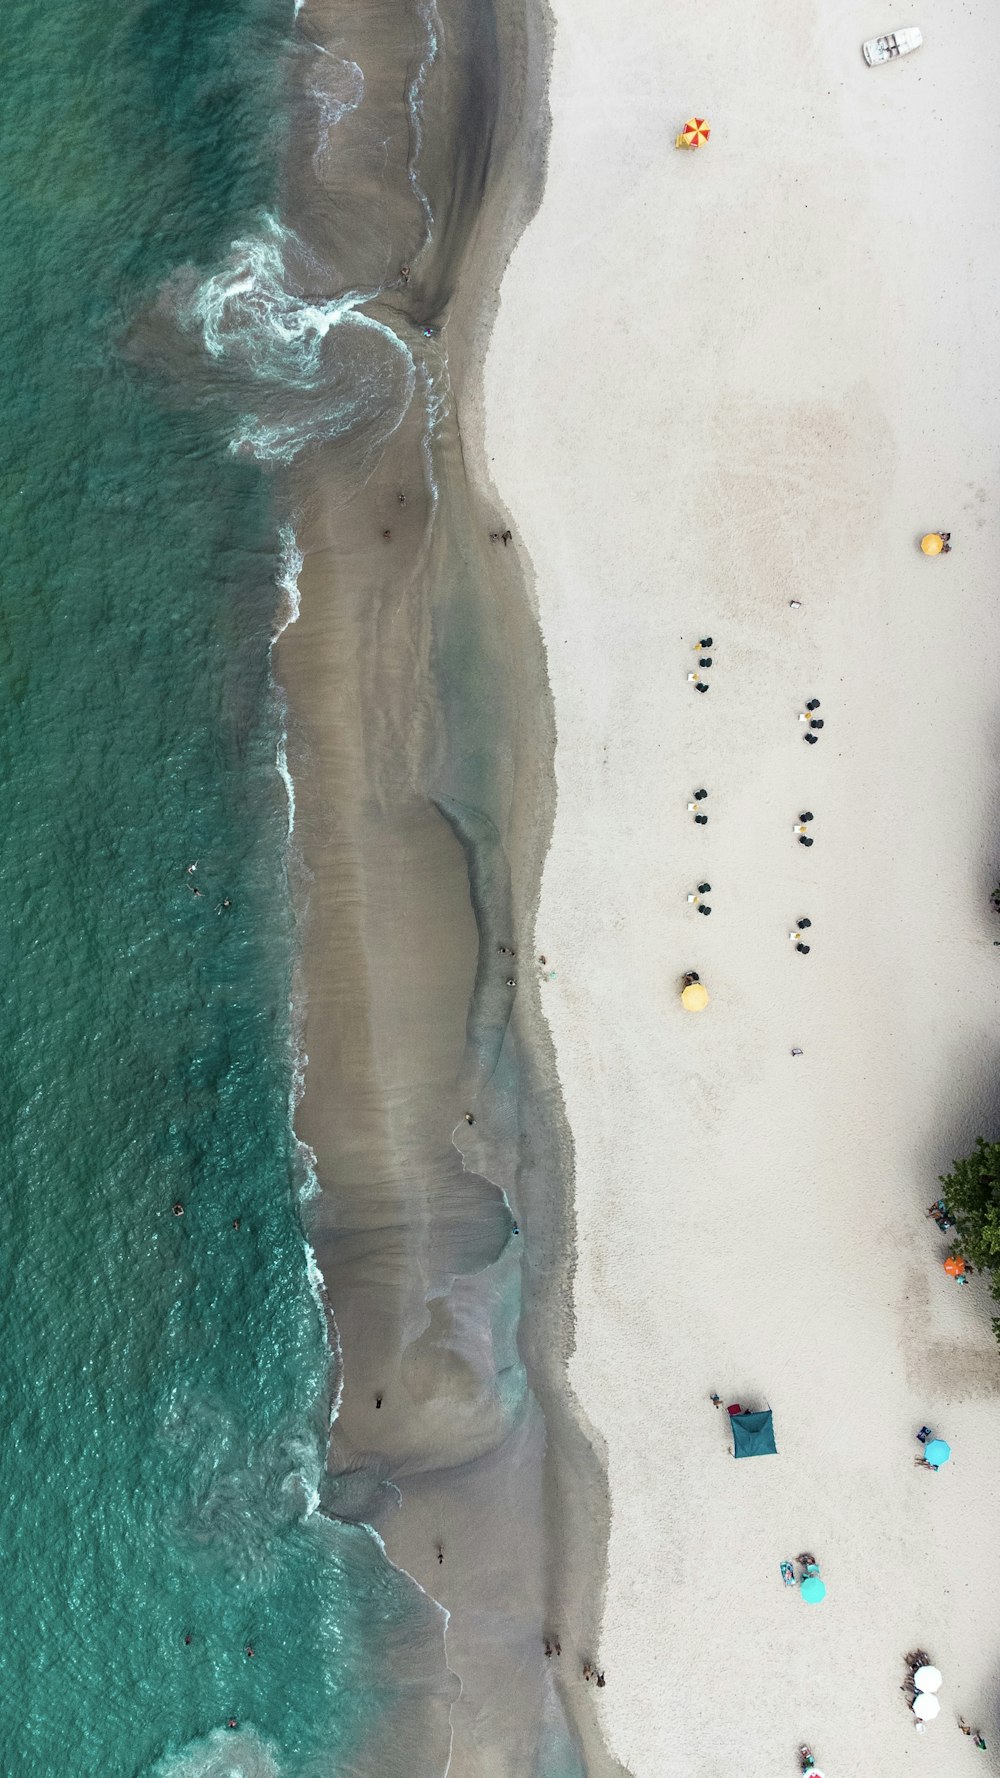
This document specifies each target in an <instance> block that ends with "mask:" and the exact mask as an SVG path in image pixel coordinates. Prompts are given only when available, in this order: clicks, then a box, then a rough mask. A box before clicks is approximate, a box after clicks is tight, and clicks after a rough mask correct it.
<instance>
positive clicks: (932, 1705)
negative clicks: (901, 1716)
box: [913, 1692, 941, 1722]
mask: <svg viewBox="0 0 1000 1778" xmlns="http://www.w3.org/2000/svg"><path fill="white" fill-rule="evenodd" d="M940 1708H941V1700H940V1698H935V1696H934V1694H933V1692H918V1693H917V1695H916V1697H915V1698H914V1700H913V1714H914V1716H919V1718H920V1720H921V1722H933V1721H934V1718H935V1717H936V1715H937V1713H938V1711H939V1710H940Z"/></svg>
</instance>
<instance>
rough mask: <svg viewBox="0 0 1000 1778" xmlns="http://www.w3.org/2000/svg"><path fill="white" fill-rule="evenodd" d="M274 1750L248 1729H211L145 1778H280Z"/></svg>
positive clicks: (161, 1763) (171, 1756)
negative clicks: (208, 1733) (209, 1732)
mask: <svg viewBox="0 0 1000 1778" xmlns="http://www.w3.org/2000/svg"><path fill="white" fill-rule="evenodd" d="M281 1773H282V1768H281V1766H280V1765H279V1764H278V1750H277V1748H276V1747H275V1746H274V1744H273V1742H270V1741H262V1740H261V1738H260V1736H259V1735H257V1733H256V1732H255V1731H254V1729H252V1728H247V1729H244V1728H240V1729H214V1730H213V1731H212V1733H211V1734H210V1735H204V1736H201V1737H199V1739H198V1740H197V1741H189V1742H188V1744H187V1746H186V1747H183V1748H182V1749H181V1751H180V1752H179V1753H172V1754H167V1755H166V1756H165V1758H163V1759H161V1760H157V1762H156V1764H155V1766H152V1767H150V1770H149V1778H281Z"/></svg>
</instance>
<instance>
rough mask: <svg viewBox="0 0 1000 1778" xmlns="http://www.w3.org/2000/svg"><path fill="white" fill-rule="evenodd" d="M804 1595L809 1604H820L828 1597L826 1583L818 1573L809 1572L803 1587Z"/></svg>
mask: <svg viewBox="0 0 1000 1778" xmlns="http://www.w3.org/2000/svg"><path fill="white" fill-rule="evenodd" d="M801 1593H802V1597H803V1599H804V1600H805V1602H806V1604H807V1605H818V1604H819V1602H820V1600H821V1599H825V1598H826V1585H825V1583H824V1582H823V1581H821V1580H820V1578H819V1575H818V1574H807V1575H806V1578H805V1580H804V1581H803V1582H802V1587H801Z"/></svg>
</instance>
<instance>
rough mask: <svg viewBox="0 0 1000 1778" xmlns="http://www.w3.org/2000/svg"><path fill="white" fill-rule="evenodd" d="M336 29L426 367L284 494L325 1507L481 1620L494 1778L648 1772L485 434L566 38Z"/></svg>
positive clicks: (347, 232) (378, 213) (527, 623)
mask: <svg viewBox="0 0 1000 1778" xmlns="http://www.w3.org/2000/svg"><path fill="white" fill-rule="evenodd" d="M401 23H402V24H403V26H404V27H405V28H404V29H402V30H401ZM428 24H430V25H431V26H432V28H433V30H434V32H435V35H436V37H437V50H436V53H435V54H433V55H429V44H430V42H431V40H430V38H429V37H428V34H427V26H428ZM300 31H301V35H302V39H303V50H302V59H301V62H300V74H301V80H300V93H301V98H300V107H299V114H298V118H297V127H296V136H295V144H294V146H293V153H292V165H291V170H290V179H289V187H290V192H289V200H288V202H287V204H286V206H285V211H286V213H287V216H288V220H289V222H290V223H291V225H292V226H293V227H294V228H295V229H296V231H297V232H298V234H299V235H300V236H301V237H302V238H303V239H304V240H305V241H306V242H307V243H308V247H309V252H310V255H311V256H312V259H313V262H314V268H315V275H316V277H317V280H318V285H317V288H318V290H320V291H321V292H322V294H324V295H329V294H331V293H335V292H336V291H337V290H342V289H348V290H350V289H354V290H358V289H362V290H373V291H377V292H378V294H377V295H376V297H375V298H374V299H373V300H372V302H371V303H370V304H368V305H366V307H367V309H368V311H369V312H370V313H371V314H372V315H373V316H376V317H378V318H379V319H380V321H382V323H383V324H384V325H386V326H388V327H390V328H391V329H392V330H393V331H395V332H396V333H398V334H399V336H400V337H403V338H405V340H406V342H407V344H408V346H409V348H410V350H411V352H412V354H413V357H414V360H415V364H416V389H415V396H414V400H413V402H412V404H411V405H410V407H409V409H408V411H407V413H406V415H405V417H404V418H403V420H402V422H401V424H399V426H398V428H397V429H396V430H395V431H394V432H393V433H392V435H391V437H390V438H389V440H388V443H387V444H386V445H385V448H384V451H383V453H382V455H381V457H380V458H379V460H378V462H377V465H376V466H375V468H374V470H373V469H372V465H371V461H370V459H369V458H368V457H367V456H366V455H365V452H366V450H367V443H366V440H365V438H364V436H363V435H362V434H361V433H359V434H358V436H357V437H356V438H354V439H348V440H347V442H346V444H345V442H344V441H339V442H337V443H335V444H330V445H327V446H320V447H316V448H314V449H313V450H311V451H310V452H308V453H306V454H305V456H304V457H303V458H302V459H300V461H299V462H298V463H297V464H296V466H295V468H294V469H293V470H291V471H290V472H289V473H288V474H287V476H286V477H285V478H284V489H283V500H284V503H285V505H286V507H287V509H288V510H289V511H290V512H291V513H292V514H293V515H294V525H295V532H296V537H297V540H298V544H299V547H300V549H301V550H302V553H303V558H304V560H303V565H302V569H301V573H300V575H299V589H300V595H301V611H300V615H299V618H298V621H297V622H295V623H294V624H292V625H291V626H290V627H289V628H288V629H287V630H286V631H285V633H284V635H283V636H282V638H281V641H280V644H279V646H278V650H277V672H278V676H279V679H280V681H281V683H282V684H283V686H284V688H285V690H286V693H287V697H288V707H289V719H288V763H289V768H290V771H291V774H292V779H293V782H294V785H295V800H296V816H295V843H294V855H293V874H294V876H295V887H296V893H297V900H298V904H299V907H300V920H301V935H302V948H301V981H300V984H299V1000H300V1004H301V1007H302V1032H303V1044H304V1050H305V1053H306V1055H307V1057H308V1065H307V1067H306V1072H305V1089H304V1096H303V1099H302V1102H301V1105H300V1108H299V1114H298V1118H297V1129H298V1132H299V1134H300V1136H301V1137H302V1139H303V1140H304V1141H305V1142H307V1143H308V1144H309V1145H310V1147H311V1148H312V1150H313V1152H314V1154H315V1157H316V1174H317V1179H318V1182H319V1185H320V1188H321V1190H320V1195H319V1196H318V1197H317V1198H316V1199H315V1200H314V1202H313V1204H312V1205H311V1207H310V1214H309V1230H310V1236H311V1239H312V1241H313V1244H314V1247H315V1251H316V1255H317V1259H318V1262H319V1265H320V1268H321V1271H322V1274H323V1278H324V1280H325V1284H326V1288H327V1291H328V1295H329V1299H330V1303H331V1306H332V1310H333V1313H334V1315H335V1318H336V1326H337V1332H338V1336H339V1341H340V1345H341V1351H342V1379H341V1381H342V1398H341V1402H340V1408H339V1413H338V1415H337V1418H336V1422H335V1425H334V1428H333V1436H332V1440H331V1447H330V1460H329V1473H328V1476H327V1480H326V1484H325V1487H324V1493H323V1506H324V1510H326V1511H328V1512H330V1513H335V1514H340V1515H343V1516H345V1517H348V1518H357V1519H362V1520H365V1521H368V1522H371V1523H373V1524H375V1525H376V1526H377V1528H378V1530H379V1532H380V1534H381V1535H382V1536H383V1537H384V1539H385V1541H386V1545H387V1548H388V1551H389V1554H390V1556H391V1557H392V1559H393V1560H394V1561H395V1562H397V1563H399V1564H400V1565H401V1566H402V1567H404V1568H405V1569H406V1570H407V1571H408V1572H410V1573H411V1574H413V1575H414V1577H415V1578H416V1579H417V1580H418V1581H419V1582H420V1583H421V1584H422V1585H423V1586H424V1587H425V1588H426V1589H427V1590H428V1591H429V1592H430V1593H431V1594H432V1595H433V1596H434V1597H436V1598H438V1599H440V1600H441V1601H442V1602H443V1603H444V1604H445V1606H446V1607H447V1609H448V1611H449V1612H450V1614H451V1616H450V1623H449V1628H448V1634H447V1653H448V1661H449V1664H450V1666H451V1668H452V1670H453V1672H454V1673H455V1674H456V1675H457V1676H458V1679H459V1681H460V1684H461V1696H460V1697H459V1699H458V1701H457V1702H456V1703H455V1704H454V1706H453V1708H452V1710H451V1730H452V1732H453V1735H454V1744H453V1749H452V1763H451V1767H450V1770H451V1771H452V1773H454V1774H455V1775H456V1778H493V1775H496V1778H501V1775H507V1774H509V1775H510V1778H515V1774H516V1775H517V1778H525V1775H526V1774H530V1773H532V1772H537V1773H538V1774H539V1778H542V1775H543V1774H544V1778H557V1775H558V1778H573V1775H574V1774H576V1773H579V1772H580V1771H582V1770H583V1769H584V1762H586V1769H587V1770H588V1771H589V1772H592V1773H597V1774H600V1773H603V1772H611V1771H612V1770H614V1769H615V1768H614V1767H613V1765H612V1764H611V1763H610V1762H609V1761H608V1760H607V1759H606V1758H605V1756H604V1755H603V1753H602V1750H601V1744H600V1739H599V1736H598V1734H597V1731H596V1728H595V1725H594V1721H593V1717H592V1713H591V1694H589V1693H588V1692H587V1690H586V1688H585V1687H584V1686H583V1685H582V1681H580V1679H579V1672H580V1667H581V1665H582V1662H583V1660H585V1659H586V1658H587V1657H588V1656H589V1655H590V1653H591V1652H592V1642H593V1638H594V1636H595V1635H596V1627H597V1620H598V1615H599V1604H600V1587H601V1578H602V1574H603V1567H604V1550H605V1544H606V1537H607V1501H606V1490H605V1487H604V1482H603V1476H602V1471H601V1467H600V1463H599V1460H598V1458H597V1456H596V1455H595V1452H594V1449H593V1448H592V1446H591V1443H590V1440H589V1438H588V1436H587V1432H586V1429H585V1428H584V1426H583V1424H582V1421H581V1420H580V1417H579V1415H578V1413H577V1412H576V1411H575V1410H574V1409H573V1407H572V1405H571V1404H570V1402H569V1400H568V1398H567V1396H566V1394H565V1389H564V1381H563V1375H564V1363H565V1359H566V1356H567V1354H568V1350H569V1345H570V1336H571V1326H570V1312H569V1305H568V1279H569V1271H570V1263H571V1237H572V1226H571V1220H570V1212H569V1206H568V1196H567V1186H568V1159H569V1142H568V1136H567V1132H566V1129H565V1125H564V1121H563V1118H562V1113H561V1108H560V1101H559V1097H558V1092H557V1089H556V1083H555V1075H554V1070H553V1064H552V1056H551V1049H550V1046H549V1044H548V1040H547V1037H546V1034H545V1029H544V1026H543V1024H542V1022H541V1019H540V1016H539V983H538V975H539V971H538V968H537V966H536V964H535V961H534V959H533V958H532V956H531V951H530V933H531V927H532V920H533V910H534V904H535V901H536V899H537V893H538V884H539V880H540V873H541V863H542V858H543V855H544V851H545V847H546V845H547V841H548V834H549V830H550V827H551V820H552V789H553V777H552V751H553V744H554V734H553V727H552V717H551V706H550V698H549V693H548V686H547V679H546V673H545V661H544V654H543V650H542V647H541V641H540V636H539V632H538V627H537V623H536V620H535V616H534V612H533V609H532V603H531V599H530V596H529V593H528V590H527V587H526V584H525V578H524V570H523V564H522V562H521V559H520V553H519V550H518V547H517V544H516V541H515V539H514V538H513V536H512V537H511V538H510V539H509V540H508V541H507V542H504V541H503V540H502V535H501V534H502V533H503V532H505V531H508V530H511V531H512V530H513V522H512V520H511V519H510V518H509V517H508V515H507V514H506V513H505V512H504V511H503V510H502V508H500V506H499V505H498V504H497V502H496V499H495V496H494V495H493V493H492V490H491V487H490V484H489V479H488V475H487V473H486V466H485V461H484V456H483V450H482V441H481V428H482V414H481V398H480V377H481V367H482V359H483V353H484V349H485V342H486V338H487V335H488V329H489V325H490V321H491V319H492V313H493V310H494V308H495V301H496V289H497V285H498V283H499V277H500V274H501V272H502V269H503V265H504V263H505V262H506V258H507V255H508V253H509V250H510V247H511V245H512V244H513V241H514V239H515V238H516V235H517V233H518V232H519V231H520V229H521V228H522V227H523V225H524V222H525V220H526V218H527V216H528V214H530V211H531V208H532V207H533V205H534V203H535V202H537V198H538V195H539V192H540V183H541V171H542V162H543V155H544V144H545V129H546V113H545V107H544V81H545V75H546V70H547V27H546V25H545V21H544V20H543V18H542V17H541V15H540V14H539V13H536V12H535V11H533V10H529V11H528V12H525V11H524V10H523V9H522V8H521V7H520V6H518V5H514V4H511V5H509V6H507V7H506V8H505V9H503V10H502V11H501V13H500V15H499V16H498V17H497V18H494V15H493V13H492V9H491V8H489V7H484V6H480V5H475V6H473V5H465V4H464V3H463V4H458V3H455V4H452V5H446V4H442V6H441V8H440V13H438V12H437V11H436V10H433V11H432V10H431V9H424V10H423V11H422V12H421V9H420V8H418V7H414V8H413V9H412V17H408V18H404V19H403V20H402V21H401V18H400V10H399V8H398V7H395V6H394V7H376V8H371V7H364V8H358V7H352V6H350V5H340V4H334V3H329V0H316V3H314V4H312V5H309V6H307V7H306V9H305V11H304V12H303V14H302V15H301V19H300ZM352 65H356V66H357V67H359V68H361V69H362V71H363V76H364V99H363V101H362V102H361V103H360V104H358V105H356V107H355V109H353V110H349V111H346V112H345V113H344V114H343V115H342V116H341V117H340V121H339V122H338V123H337V124H336V127H335V128H334V130H333V132H332V134H329V135H325V134H324V130H325V128H326V124H325V122H324V119H326V120H328V118H329V110H328V109H327V110H326V111H324V108H323V105H322V104H320V103H319V101H318V100H317V98H316V91H317V83H320V85H322V83H323V81H324V80H325V82H326V86H325V88H324V89H323V90H324V91H325V94H326V100H327V102H337V95H338V94H339V95H340V98H341V101H342V100H343V97H344V95H345V94H347V95H348V96H350V95H351V94H352V93H354V94H356V91H357V79H356V76H355V75H352V73H351V67H352ZM415 97H416V98H419V101H420V104H419V110H418V111H415V109H414V99H415ZM415 117H416V118H417V125H415V122H414V119H415ZM417 126H419V127H417ZM415 146H416V147H417V148H419V155H418V156H417V157H416V158H415V157H414V148H415ZM428 216H430V218H431V219H432V220H431V233H430V239H429V242H428V243H427V244H426V245H424V246H423V247H422V246H421V242H422V239H423V231H424V230H425V227H426V223H427V218H428ZM403 265H406V266H408V267H409V273H408V276H407V275H406V274H400V272H399V267H400V266H403ZM445 323H446V325H444V324H445ZM425 328H426V329H430V330H431V331H430V333H429V334H428V333H425V332H424V329H425ZM442 328H443V329H444V330H443V331H442ZM363 343H364V342H363ZM372 364H373V365H374V364H375V360H374V359H373V360H372ZM359 366H360V369H359V370H358V372H357V374H358V375H361V374H362V372H363V370H364V366H363V365H362V364H361V361H360V360H359ZM372 375H373V377H374V375H375V370H374V369H373V372H372ZM372 386H373V387H375V384H374V383H373V385H372ZM386 411H388V409H387V410H386ZM428 415H431V416H432V423H431V424H430V425H428ZM359 441H360V442H359ZM491 533H496V534H497V535H494V536H492V537H491ZM379 1403H380V1405H378V1404H379ZM546 1637H549V1638H550V1639H553V1640H558V1641H560V1643H561V1647H562V1654H561V1656H555V1655H553V1656H552V1657H550V1658H549V1659H546V1657H545V1654H544V1642H545V1639H546ZM420 1720H421V1718H420V1712H419V1709H417V1710H415V1711H414V1713H413V1715H412V1717H411V1719H410V1721H409V1724H408V1727H407V1725H400V1726H401V1727H407V1735H406V1739H405V1740H404V1741H403V1742H402V1743H399V1742H398V1741H394V1740H393V1738H392V1736H390V1737H389V1738H388V1740H387V1743H386V1745H385V1747H383V1748H382V1749H380V1758H381V1760H382V1764H381V1766H380V1773H381V1774H382V1775H383V1778H384V1774H385V1773H387V1772H396V1771H399V1773H400V1774H401V1775H402V1774H403V1773H404V1772H407V1773H412V1772H414V1771H417V1770H421V1771H423V1770H427V1771H433V1770H443V1760H442V1757H441V1755H442V1746H441V1740H440V1735H441V1723H440V1715H439V1714H435V1713H433V1712H432V1714H431V1716H430V1717H429V1718H428V1719H427V1721H428V1724H429V1727H428V1734H429V1737H430V1739H429V1740H428V1743H427V1746H426V1748H425V1749H424V1751H423V1752H421V1751H420V1747H421V1744H420V1743H419V1742H418V1741H417V1740H415V1736H416V1734H417V1730H418V1729H419V1725H420Z"/></svg>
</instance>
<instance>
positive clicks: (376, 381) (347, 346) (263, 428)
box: [179, 213, 416, 473]
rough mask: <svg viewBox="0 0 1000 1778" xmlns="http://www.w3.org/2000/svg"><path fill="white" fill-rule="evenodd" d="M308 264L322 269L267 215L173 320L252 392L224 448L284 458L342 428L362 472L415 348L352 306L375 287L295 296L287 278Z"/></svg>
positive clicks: (373, 455)
mask: <svg viewBox="0 0 1000 1778" xmlns="http://www.w3.org/2000/svg"><path fill="white" fill-rule="evenodd" d="M291 264H294V265H295V266H296V267H297V273H296V274H295V275H293V274H291V273H290V269H289V268H290V265H291ZM307 273H311V274H313V275H314V276H315V277H316V279H317V280H319V279H321V278H322V276H323V273H322V271H321V269H320V268H318V267H316V266H315V264H314V262H313V261H312V260H311V256H310V254H309V252H308V250H307V248H306V247H305V245H304V243H303V242H302V241H301V240H300V239H299V238H298V236H297V235H296V234H295V233H294V231H293V230H291V229H288V228H285V227H284V226H283V224H282V223H280V222H279V221H278V220H277V218H276V217H275V216H273V215H270V214H269V213H265V214H264V215H263V217H262V220H261V229H260V233H259V234H255V235H245V236H242V237H241V238H240V239H239V240H236V241H234V242H233V243H232V246H231V247H230V250H229V253H228V255H227V257H226V261H225V264H224V265H223V266H222V268H221V269H220V270H219V271H217V272H214V273H213V274H212V275H211V276H210V277H208V278H205V279H203V280H202V282H201V283H200V284H198V285H197V287H196V288H195V289H194V290H193V291H190V292H189V293H188V294H187V295H186V296H185V298H184V299H183V300H182V302H181V304H180V309H179V318H180V320H181V323H182V325H183V326H184V327H186V328H187V329H188V330H189V331H191V332H195V333H197V334H198V335H200V337H201V340H202V342H203V345H204V348H205V351H206V352H207V353H208V355H209V357H210V358H212V359H213V360H215V361H216V362H218V363H220V364H221V365H222V366H224V368H225V369H226V370H227V371H228V372H229V373H230V375H231V376H232V377H233V378H234V380H237V381H238V384H239V386H240V388H241V389H242V390H243V391H244V392H245V391H246V385H247V383H248V382H249V383H250V384H251V386H256V387H257V388H258V389H259V391H260V397H259V400H258V399H254V411H250V412H245V413H243V414H242V415H241V416H240V418H239V420H238V421H237V424H236V428H235V431H234V435H233V437H232V439H231V441H230V450H232V451H233V452H235V453H241V452H249V453H250V454H251V455H253V456H255V457H258V458H261V459H265V460H266V459H278V460H280V461H282V462H291V461H292V459H293V458H294V457H295V456H297V454H298V453H299V451H301V450H303V449H304V448H305V446H306V445H307V444H310V443H313V442H318V441H320V440H323V439H331V438H335V437H338V436H340V435H344V434H348V433H352V434H355V435H356V437H357V438H358V440H359V455H360V464H359V468H360V469H361V472H362V473H365V472H367V469H368V468H370V467H371V465H372V463H373V462H374V461H375V460H376V459H377V457H378V455H379V454H380V452H381V450H382V448H383V446H384V445H385V442H386V440H387V439H388V438H389V437H390V436H391V435H392V433H393V432H394V431H395V430H396V428H397V427H398V426H399V424H400V423H401V421H402V419H403V417H404V415H405V413H406V411H407V409H408V407H409V405H410V401H411V400H412V397H413V389H414V385H415V381H416V368H415V364H414V360H413V355H412V353H411V352H410V350H409V347H408V346H407V345H406V343H405V341H404V340H402V339H401V338H400V337H399V335H398V334H397V333H396V332H395V331H394V330H393V328H392V327H390V326H388V325H387V324H386V323H385V322H384V321H378V320H376V319H375V317H374V316H372V315H367V314H364V313H362V304H364V303H368V302H373V301H375V300H376V298H377V297H378V296H379V294H380V292H379V291H378V290H350V291H346V292H345V293H344V294H342V295H340V296H337V297H331V298H328V299H321V298H316V297H311V296H303V295H301V294H300V293H299V291H298V290H297V289H296V288H295V285H296V284H297V283H298V282H299V281H300V280H301V279H302V277H303V276H305V275H306V274H307Z"/></svg>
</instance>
